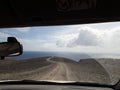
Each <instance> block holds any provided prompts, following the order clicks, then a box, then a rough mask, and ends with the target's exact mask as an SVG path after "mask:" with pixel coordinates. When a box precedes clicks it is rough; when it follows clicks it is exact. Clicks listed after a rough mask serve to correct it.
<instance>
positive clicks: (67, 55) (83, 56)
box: [12, 51, 120, 61]
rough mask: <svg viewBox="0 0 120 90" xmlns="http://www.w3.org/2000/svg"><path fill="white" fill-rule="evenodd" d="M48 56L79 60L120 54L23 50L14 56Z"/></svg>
mask: <svg viewBox="0 0 120 90" xmlns="http://www.w3.org/2000/svg"><path fill="white" fill-rule="evenodd" d="M47 56H57V57H65V58H69V59H72V60H75V61H79V60H80V59H87V58H120V54H100V53H99V54H96V53H70V52H28V51H27V52H23V54H22V55H20V56H16V57H12V58H13V59H16V60H24V59H30V58H40V57H47Z"/></svg>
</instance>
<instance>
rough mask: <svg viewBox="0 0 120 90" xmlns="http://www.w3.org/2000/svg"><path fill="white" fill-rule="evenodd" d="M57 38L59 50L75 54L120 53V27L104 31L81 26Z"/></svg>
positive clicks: (61, 33) (60, 34)
mask: <svg viewBox="0 0 120 90" xmlns="http://www.w3.org/2000/svg"><path fill="white" fill-rule="evenodd" d="M72 29H73V28H72ZM66 31H67V32H66ZM56 37H57V40H56V45H57V46H58V48H66V50H67V49H70V50H71V51H75V52H95V53H97V52H99V53H120V52H119V51H120V47H119V46H120V27H113V28H111V29H107V28H106V29H104V30H102V29H99V28H96V29H95V28H92V27H86V26H85V27H84V26H79V27H76V28H74V29H73V30H65V32H64V31H62V32H60V33H59V35H57V36H56Z"/></svg>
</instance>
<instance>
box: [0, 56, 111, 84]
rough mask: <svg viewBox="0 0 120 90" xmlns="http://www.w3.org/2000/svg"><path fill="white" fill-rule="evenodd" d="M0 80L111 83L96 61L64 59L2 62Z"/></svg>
mask: <svg viewBox="0 0 120 90" xmlns="http://www.w3.org/2000/svg"><path fill="white" fill-rule="evenodd" d="M0 79H17V80H18V79H20V80H21V79H32V80H59V81H86V82H88V81H89V82H98V83H110V82H111V81H110V77H109V74H108V73H107V71H106V70H105V69H104V67H103V66H102V65H100V64H99V63H98V62H97V61H96V60H81V61H79V62H76V61H73V60H70V59H66V58H63V57H43V58H34V59H29V60H5V61H1V62H0Z"/></svg>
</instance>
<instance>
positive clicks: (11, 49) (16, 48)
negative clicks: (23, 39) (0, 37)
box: [0, 37, 23, 59]
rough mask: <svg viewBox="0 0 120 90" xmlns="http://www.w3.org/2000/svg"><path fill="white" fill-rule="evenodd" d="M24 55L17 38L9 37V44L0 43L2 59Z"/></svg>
mask: <svg viewBox="0 0 120 90" xmlns="http://www.w3.org/2000/svg"><path fill="white" fill-rule="evenodd" d="M22 53H23V47H22V45H21V44H20V42H18V41H17V39H16V38H15V37H8V38H7V42H1V43H0V57H1V59H5V57H12V56H19V55H21V54H22Z"/></svg>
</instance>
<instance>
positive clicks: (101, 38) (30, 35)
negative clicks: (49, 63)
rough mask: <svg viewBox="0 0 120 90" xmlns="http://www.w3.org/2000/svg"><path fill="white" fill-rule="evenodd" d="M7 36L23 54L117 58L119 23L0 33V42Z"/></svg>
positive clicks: (119, 38)
mask: <svg viewBox="0 0 120 90" xmlns="http://www.w3.org/2000/svg"><path fill="white" fill-rule="evenodd" d="M10 36H12V37H16V38H17V39H18V41H19V42H20V43H21V44H22V45H23V49H24V51H49V52H51V51H52V52H53V51H54V52H56V51H58V52H80V53H112V54H116V53H118V54H120V22H109V23H96V24H81V25H66V26H65V25H64V26H39V27H23V28H2V29H0V42H4V41H6V39H7V37H10Z"/></svg>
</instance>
